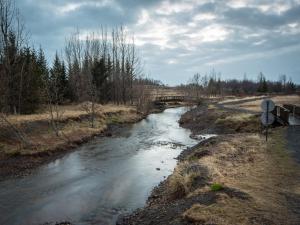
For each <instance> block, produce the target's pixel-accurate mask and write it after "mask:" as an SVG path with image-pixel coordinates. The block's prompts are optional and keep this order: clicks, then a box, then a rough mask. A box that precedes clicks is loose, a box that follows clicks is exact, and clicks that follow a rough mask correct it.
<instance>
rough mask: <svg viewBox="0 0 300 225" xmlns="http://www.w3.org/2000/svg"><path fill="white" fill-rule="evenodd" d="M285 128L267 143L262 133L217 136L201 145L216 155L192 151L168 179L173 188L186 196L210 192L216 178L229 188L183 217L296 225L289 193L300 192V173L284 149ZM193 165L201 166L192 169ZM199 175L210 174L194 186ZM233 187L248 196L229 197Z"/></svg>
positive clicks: (200, 220) (203, 221) (226, 224)
mask: <svg viewBox="0 0 300 225" xmlns="http://www.w3.org/2000/svg"><path fill="white" fill-rule="evenodd" d="M282 132H283V130H282V129H278V130H275V131H273V132H272V134H271V139H270V141H269V142H268V144H266V142H265V141H264V137H262V136H260V135H258V134H251V133H249V134H247V135H240V134H235V135H226V136H223V137H219V141H218V142H217V144H215V145H213V146H206V147H201V149H199V151H203V150H209V149H210V150H211V151H212V152H213V153H212V154H207V155H205V156H202V157H200V158H197V157H193V156H192V157H190V158H189V159H188V160H189V161H184V162H182V163H180V164H179V165H178V166H177V168H176V170H175V172H174V173H173V174H172V175H171V177H170V178H169V179H168V184H169V186H168V188H170V190H171V191H170V192H172V191H173V192H174V191H176V190H178V189H180V188H178V186H180V187H183V188H181V191H183V190H184V192H185V193H184V196H186V197H187V198H190V197H193V196H196V195H199V194H205V193H209V192H211V189H210V186H209V184H213V183H219V184H222V186H223V187H225V189H227V192H226V191H220V192H217V193H216V195H217V201H216V202H215V203H212V204H211V205H209V206H207V205H201V204H195V205H193V206H192V207H191V208H190V209H188V210H187V211H186V212H184V213H183V215H182V216H183V218H185V219H186V220H188V221H191V222H193V223H195V224H218V225H229V224H243V225H250V224H257V225H260V224H278V225H279V224H295V225H296V224H297V223H296V222H295V221H297V215H295V214H293V211H292V209H291V208H289V206H288V205H289V204H293V203H291V202H288V200H287V199H288V197H287V196H299V194H300V179H299V175H300V174H299V170H297V165H296V164H295V163H294V162H293V161H292V160H291V158H290V157H289V155H288V153H287V152H286V150H285V142H284V139H283V133H282ZM195 155H197V154H195ZM191 165H193V167H195V168H196V167H197V166H198V168H199V169H200V170H199V171H198V172H195V171H193V172H192V173H188V172H187V171H189V169H188V168H190V167H191ZM201 168H202V169H201ZM197 176H201V177H209V180H208V179H207V182H208V184H207V185H206V186H204V187H198V188H197V189H192V188H190V187H191V186H192V183H193V178H194V177H197ZM230 190H236V191H238V192H239V193H242V196H246V197H239V196H234V195H233V196H231V195H230V194H229V193H230ZM298 222H299V221H298Z"/></svg>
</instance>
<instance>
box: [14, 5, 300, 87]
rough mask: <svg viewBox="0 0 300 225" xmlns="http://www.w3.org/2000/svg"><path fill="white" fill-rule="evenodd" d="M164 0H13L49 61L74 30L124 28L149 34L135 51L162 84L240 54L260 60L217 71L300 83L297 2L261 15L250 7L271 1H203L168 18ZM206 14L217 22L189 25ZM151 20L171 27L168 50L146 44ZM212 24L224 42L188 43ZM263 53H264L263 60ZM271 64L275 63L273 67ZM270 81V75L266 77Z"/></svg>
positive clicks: (220, 65) (225, 65)
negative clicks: (160, 10)
mask: <svg viewBox="0 0 300 225" xmlns="http://www.w3.org/2000/svg"><path fill="white" fill-rule="evenodd" d="M104 1H107V0H104ZM163 1H164V0H143V1H142V0H126V1H125V0H113V1H108V2H107V3H109V4H104V6H101V7H100V6H99V5H98V6H95V5H93V4H92V3H99V2H103V1H99V0H84V1H82V0H44V1H35V0H16V2H17V5H18V7H19V8H20V11H21V13H22V14H23V16H24V18H25V23H26V26H27V28H28V30H29V31H30V33H31V36H32V42H34V43H35V45H39V44H42V46H43V48H44V49H46V53H47V56H48V58H50V59H51V58H52V57H53V55H54V53H55V51H56V50H58V51H59V50H61V49H63V46H64V41H65V38H66V37H67V36H68V35H70V33H71V32H73V31H74V30H75V29H76V28H77V27H78V28H80V29H84V30H95V29H98V28H99V27H100V25H106V26H107V27H108V28H110V27H115V26H117V25H121V24H123V25H126V26H127V27H128V28H129V30H130V31H131V32H134V33H135V34H136V35H137V37H136V38H139V36H138V35H143V34H145V33H146V34H147V35H148V36H149V37H148V38H147V37H145V38H144V41H145V43H144V44H143V45H141V46H140V47H139V48H140V53H141V55H142V56H143V57H144V59H145V61H146V66H145V68H146V71H145V72H146V73H148V72H149V73H150V74H151V75H152V76H153V77H154V78H156V79H162V80H163V81H164V82H167V83H171V84H175V83H180V82H185V81H186V80H187V79H188V77H190V76H191V75H192V73H194V72H197V71H199V72H202V73H204V72H205V71H209V70H211V68H212V67H214V66H213V65H214V62H220V61H222V60H224V61H226V59H229V58H230V59H231V58H239V57H240V58H241V59H242V58H243V56H245V58H247V56H249V55H250V56H255V55H259V56H260V57H259V59H253V58H251V57H248V58H247V60H246V61H242V60H239V61H236V62H232V63H230V62H226V63H218V64H216V69H217V70H218V71H223V76H224V78H230V77H231V76H232V74H235V75H236V76H237V75H238V74H240V76H242V75H243V73H244V72H249V73H252V74H255V73H256V72H257V71H260V70H262V71H265V72H266V74H273V77H275V76H277V74H279V73H282V72H284V71H286V73H287V75H288V76H293V78H294V79H295V80H296V79H298V82H300V74H299V73H300V65H299V63H297V62H298V61H299V60H300V59H299V55H300V50H299V49H297V48H296V46H299V44H300V42H299V35H300V4H299V3H297V2H296V1H293V0H291V1H289V3H291V2H293V4H292V5H293V7H292V8H291V9H289V10H287V11H285V12H283V13H281V14H275V13H271V12H263V11H260V10H259V9H258V8H257V7H253V5H254V6H255V5H256V6H258V5H260V4H265V5H268V4H271V3H274V1H272V0H264V1H258V0H257V1H254V0H248V1H251V4H252V6H248V7H244V8H232V7H230V6H228V5H227V4H226V1H207V2H206V3H205V2H204V3H203V4H197V5H195V6H194V7H193V8H192V9H191V10H186V11H182V12H181V11H180V12H177V13H173V14H170V15H162V14H157V13H156V9H157V7H158V6H159V5H160V4H161V3H162V2H163ZM83 2H85V3H88V4H83V5H81V7H79V8H76V9H74V10H70V11H69V12H67V13H64V14H58V13H57V12H55V8H57V6H60V7H63V6H66V5H67V4H71V3H83ZM176 2H181V3H182V2H184V3H189V4H192V2H193V1H183V0H174V1H170V3H176ZM278 3H280V4H285V1H281V2H280V1H278ZM142 9H143V10H146V11H147V12H148V13H149V17H150V21H147V22H146V23H145V24H143V25H141V26H137V23H138V19H139V16H140V13H141V10H142ZM206 13H212V14H214V15H215V16H216V18H215V19H213V20H207V21H197V22H195V21H193V18H194V17H195V16H196V15H198V14H200V15H201V14H206ZM151 21H155V22H156V24H160V25H162V26H170V27H172V29H173V30H172V29H171V30H170V29H167V31H168V32H167V33H166V34H161V35H166V36H165V37H166V38H167V45H169V46H172V48H162V47H164V46H160V43H155V44H154V42H151V35H152V32H157V31H156V30H153V27H151ZM162 21H167V24H166V25H165V24H163V22H162ZM191 22H195V26H194V27H189V26H188V24H189V23H191ZM291 23H298V25H296V27H295V28H289V27H288V24H291ZM214 25H217V26H219V27H222V28H223V29H225V30H226V31H227V32H228V35H227V36H226V38H224V40H216V41H211V42H201V40H200V39H199V41H197V40H193V41H192V40H191V39H190V37H189V36H188V35H187V34H194V33H197V32H199V31H201V30H202V29H204V28H206V27H211V26H214ZM173 27H174V28H173ZM183 28H184V29H183ZM176 29H182V30H186V32H187V33H180V32H176V31H177V30H176ZM289 29H292V31H293V32H290V30H289ZM159 32H164V31H163V30H162V31H159ZM159 32H158V33H159ZM215 33H217V34H215ZM211 35H218V30H216V31H212V34H211ZM293 46H295V48H294V50H293V51H290V52H288V51H287V50H284V51H283V49H293ZM188 47H191V48H188ZM272 51H273V52H276V53H280V52H282V54H281V55H280V54H276V56H275V55H274V56H272V55H270V54H269V52H272ZM264 53H266V54H265V55H266V57H265V58H264V57H263V55H264ZM170 62H173V64H170ZM271 63H276V66H273V65H271ZM280 65H281V67H280ZM288 73H290V74H288ZM253 76H254V75H253ZM255 76H256V75H255ZM269 78H272V76H271V75H269Z"/></svg>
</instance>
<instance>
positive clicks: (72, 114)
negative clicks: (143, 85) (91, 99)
mask: <svg viewBox="0 0 300 225" xmlns="http://www.w3.org/2000/svg"><path fill="white" fill-rule="evenodd" d="M95 107H96V110H97V111H98V113H100V114H101V113H102V114H105V113H118V112H130V111H136V109H135V107H134V106H125V105H114V104H107V105H100V104H96V106H95ZM46 108H47V106H45V107H44V111H42V112H41V113H37V114H30V115H10V116H8V120H9V121H10V122H11V123H13V124H19V123H26V122H34V121H42V120H49V118H50V114H49V113H48V112H47V110H46ZM59 111H60V113H61V114H62V116H61V119H62V120H64V119H69V118H77V117H80V116H84V115H87V114H88V113H87V112H86V111H85V110H84V106H83V104H80V105H63V106H59Z"/></svg>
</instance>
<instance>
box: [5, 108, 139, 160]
mask: <svg viewBox="0 0 300 225" xmlns="http://www.w3.org/2000/svg"><path fill="white" fill-rule="evenodd" d="M96 111H97V112H96V116H95V121H94V127H93V128H92V127H91V123H90V121H89V117H88V112H87V111H85V110H84V108H83V106H82V105H71V106H60V112H62V116H61V117H60V118H59V126H60V136H59V137H57V136H56V134H55V132H54V130H53V129H52V128H51V126H50V124H49V122H50V120H49V118H50V114H49V113H46V112H42V113H39V114H33V115H11V116H8V120H9V121H10V123H12V124H14V126H16V127H18V129H20V130H21V131H23V132H24V133H25V134H26V137H27V138H28V140H30V143H32V144H33V146H31V147H30V148H26V149H23V147H22V145H21V143H20V142H19V141H18V139H16V138H15V137H14V135H13V133H11V131H10V130H9V129H7V128H6V126H5V125H4V126H3V127H1V125H0V131H1V132H3V133H6V135H5V136H4V137H2V138H1V136H0V156H1V154H2V155H3V154H4V155H16V154H21V155H32V154H36V153H42V152H48V151H53V150H56V149H67V148H68V146H72V144H73V143H81V142H84V141H86V140H88V139H89V138H91V137H93V136H95V135H98V134H100V133H101V132H103V131H104V130H105V129H106V128H107V125H108V124H111V123H126V122H128V123H130V122H135V121H137V120H139V119H140V118H141V117H142V115H140V114H138V113H137V111H136V109H135V108H134V107H131V106H124V105H111V104H110V105H96Z"/></svg>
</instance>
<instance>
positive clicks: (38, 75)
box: [0, 0, 158, 114]
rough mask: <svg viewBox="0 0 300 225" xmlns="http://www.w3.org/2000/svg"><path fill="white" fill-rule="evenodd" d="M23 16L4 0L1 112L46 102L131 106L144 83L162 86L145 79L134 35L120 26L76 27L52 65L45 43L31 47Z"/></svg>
mask: <svg viewBox="0 0 300 225" xmlns="http://www.w3.org/2000/svg"><path fill="white" fill-rule="evenodd" d="M19 15H20V14H19V12H18V9H17V8H16V7H15V4H14V2H13V1H11V0H0V19H1V20H0V79H1V83H0V96H1V99H0V111H1V112H6V113H19V114H27V113H33V112H35V111H36V110H37V109H39V107H40V105H42V104H65V103H78V102H84V101H89V102H92V103H107V102H113V103H116V104H133V103H135V102H139V101H138V98H140V97H141V96H140V94H139V92H140V91H139V90H137V89H140V88H141V85H147V84H150V83H151V84H158V82H157V81H153V80H150V79H145V78H143V76H142V75H143V74H142V63H141V60H140V57H139V54H138V52H137V49H136V46H135V43H134V37H133V36H131V35H129V34H128V32H127V31H126V30H125V29H124V27H122V26H120V27H116V28H114V29H112V30H109V31H108V30H107V29H106V28H104V27H101V29H100V30H99V31H98V32H95V33H89V34H82V33H80V31H76V32H75V33H74V34H72V35H70V36H69V37H68V38H67V40H66V45H65V48H64V50H63V51H62V53H60V54H58V53H56V55H55V57H54V61H53V63H48V62H47V60H46V57H45V54H44V51H43V49H42V47H40V48H39V49H38V50H36V49H35V48H34V47H29V46H28V42H29V40H28V38H27V35H26V31H25V28H24V27H25V26H24V24H22V22H21V21H22V20H21V19H20V16H19ZM49 64H51V65H52V66H49Z"/></svg>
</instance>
